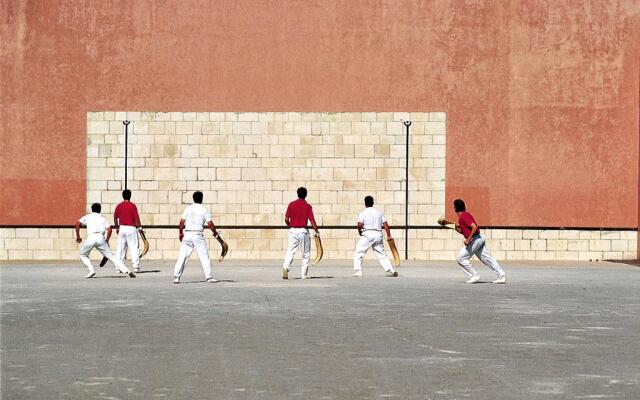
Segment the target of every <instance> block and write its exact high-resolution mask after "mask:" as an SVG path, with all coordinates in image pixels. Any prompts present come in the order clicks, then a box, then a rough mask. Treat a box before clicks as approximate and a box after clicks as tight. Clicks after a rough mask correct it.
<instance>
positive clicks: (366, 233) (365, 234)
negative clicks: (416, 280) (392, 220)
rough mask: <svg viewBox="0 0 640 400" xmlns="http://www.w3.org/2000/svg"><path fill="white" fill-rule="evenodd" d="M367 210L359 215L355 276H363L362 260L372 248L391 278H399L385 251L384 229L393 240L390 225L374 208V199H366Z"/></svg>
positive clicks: (354, 266)
mask: <svg viewBox="0 0 640 400" xmlns="http://www.w3.org/2000/svg"><path fill="white" fill-rule="evenodd" d="M364 205H365V206H366V208H365V209H364V210H363V211H362V212H361V213H360V214H359V215H358V233H359V234H360V241H359V242H358V245H357V246H356V252H355V254H354V255H353V269H354V270H355V271H356V272H355V273H354V274H353V276H357V277H361V276H362V259H363V258H364V255H365V254H366V253H367V250H369V248H370V247H373V252H374V253H376V256H377V257H378V261H379V262H380V265H381V266H382V268H384V270H385V271H386V272H387V273H388V274H389V276H394V277H395V276H398V273H397V272H396V271H394V269H393V266H392V265H391V261H390V260H389V257H388V256H387V253H385V251H384V242H383V241H382V228H384V230H385V231H386V232H387V240H389V239H391V230H390V228H389V224H388V223H387V221H386V219H385V218H384V214H382V212H380V211H378V210H377V209H375V208H373V197H371V196H367V197H365V198H364Z"/></svg>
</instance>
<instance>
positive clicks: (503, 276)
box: [491, 275, 507, 283]
mask: <svg viewBox="0 0 640 400" xmlns="http://www.w3.org/2000/svg"><path fill="white" fill-rule="evenodd" d="M491 283H507V275H502V276H499V277H498V279H496V280H495V281H493V282H491Z"/></svg>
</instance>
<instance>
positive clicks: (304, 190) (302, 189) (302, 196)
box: [298, 186, 307, 199]
mask: <svg viewBox="0 0 640 400" xmlns="http://www.w3.org/2000/svg"><path fill="white" fill-rule="evenodd" d="M298 198H299V199H305V198H307V188H306V187H303V186H301V187H299V188H298Z"/></svg>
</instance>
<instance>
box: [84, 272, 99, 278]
mask: <svg viewBox="0 0 640 400" xmlns="http://www.w3.org/2000/svg"><path fill="white" fill-rule="evenodd" d="M94 276H96V273H95V272H89V273H88V274H86V275H85V276H84V277H85V278H87V279H89V278H93V277H94Z"/></svg>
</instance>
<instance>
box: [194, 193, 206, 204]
mask: <svg viewBox="0 0 640 400" xmlns="http://www.w3.org/2000/svg"><path fill="white" fill-rule="evenodd" d="M203 197H204V195H203V194H202V192H193V202H194V203H198V204H202V198H203Z"/></svg>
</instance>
